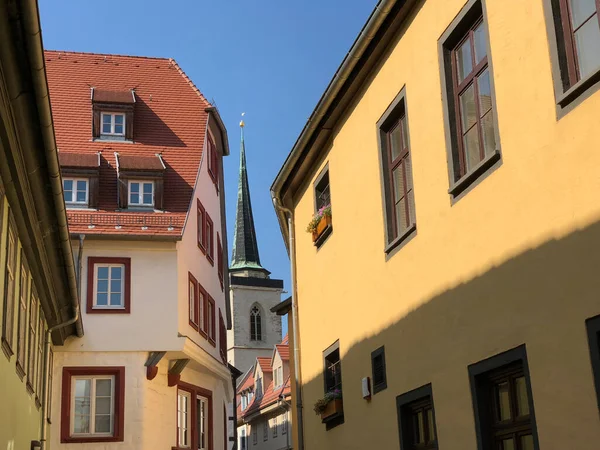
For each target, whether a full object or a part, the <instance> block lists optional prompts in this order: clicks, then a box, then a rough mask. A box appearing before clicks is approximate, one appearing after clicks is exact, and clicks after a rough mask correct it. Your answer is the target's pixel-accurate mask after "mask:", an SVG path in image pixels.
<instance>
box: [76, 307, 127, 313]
mask: <svg viewBox="0 0 600 450" xmlns="http://www.w3.org/2000/svg"><path fill="white" fill-rule="evenodd" d="M86 312H87V313H88V314H129V309H128V308H88V310H87V311H86Z"/></svg>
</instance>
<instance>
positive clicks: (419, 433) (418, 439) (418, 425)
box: [415, 411, 425, 444]
mask: <svg viewBox="0 0 600 450" xmlns="http://www.w3.org/2000/svg"><path fill="white" fill-rule="evenodd" d="M415 418H416V420H415V444H420V443H423V442H425V427H424V423H423V411H419V412H418V413H417V414H416V417H415Z"/></svg>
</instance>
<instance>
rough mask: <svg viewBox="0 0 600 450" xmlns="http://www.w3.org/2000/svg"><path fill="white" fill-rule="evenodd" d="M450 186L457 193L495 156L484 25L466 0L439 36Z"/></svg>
mask: <svg viewBox="0 0 600 450" xmlns="http://www.w3.org/2000/svg"><path fill="white" fill-rule="evenodd" d="M441 39H442V54H443V56H444V71H445V74H444V75H445V76H444V82H445V87H446V89H445V94H446V104H447V107H448V108H447V109H448V110H447V117H446V122H447V127H446V128H447V134H448V135H449V137H450V139H449V147H450V150H451V156H452V158H451V167H450V172H451V184H452V186H451V188H450V193H451V194H452V195H454V196H457V195H459V194H460V193H461V192H463V191H464V190H465V189H466V188H467V187H468V185H470V184H471V183H472V182H473V181H475V179H477V178H478V176H479V175H481V174H483V173H484V172H486V170H487V169H489V168H490V167H491V166H492V165H493V164H494V163H495V162H496V161H498V160H499V158H500V153H499V139H498V138H497V125H496V117H495V115H496V112H495V107H494V99H493V96H494V92H493V81H492V74H491V71H490V67H489V45H488V44H489V43H488V32H487V25H486V23H485V20H484V18H483V11H482V7H481V2H480V1H479V0H477V1H475V0H471V1H469V2H468V4H467V6H465V8H463V10H462V11H461V13H460V14H459V15H458V17H457V19H455V21H454V22H453V23H452V24H451V25H450V27H449V29H448V30H447V31H446V32H445V33H444V35H443V36H442V38H441Z"/></svg>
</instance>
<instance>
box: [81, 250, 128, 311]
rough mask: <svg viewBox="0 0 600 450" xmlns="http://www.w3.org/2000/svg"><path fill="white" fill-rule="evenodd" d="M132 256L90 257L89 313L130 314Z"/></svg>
mask: <svg viewBox="0 0 600 450" xmlns="http://www.w3.org/2000/svg"><path fill="white" fill-rule="evenodd" d="M130 310H131V258H109V257H92V256H90V257H89V258H88V288H87V313H88V314H129V312H130Z"/></svg>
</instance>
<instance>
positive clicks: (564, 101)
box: [556, 67, 600, 108]
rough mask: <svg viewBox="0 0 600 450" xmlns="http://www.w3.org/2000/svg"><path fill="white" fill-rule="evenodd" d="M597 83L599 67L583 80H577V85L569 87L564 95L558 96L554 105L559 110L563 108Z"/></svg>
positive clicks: (599, 74)
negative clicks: (556, 104)
mask: <svg viewBox="0 0 600 450" xmlns="http://www.w3.org/2000/svg"><path fill="white" fill-rule="evenodd" d="M599 81H600V67H599V68H598V69H597V70H596V71H595V72H594V73H591V74H590V75H588V76H587V77H586V78H584V79H583V80H579V81H578V82H577V83H575V84H574V85H573V86H571V87H570V88H569V89H568V90H567V91H566V92H565V93H563V94H562V95H560V96H558V98H557V101H556V103H558V106H560V107H561V108H565V107H566V106H568V105H569V104H570V103H572V102H573V101H574V100H576V99H577V98H578V97H579V96H580V95H582V94H583V93H584V92H585V91H587V90H588V89H589V88H591V87H592V86H593V85H594V84H596V83H598V82H599Z"/></svg>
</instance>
